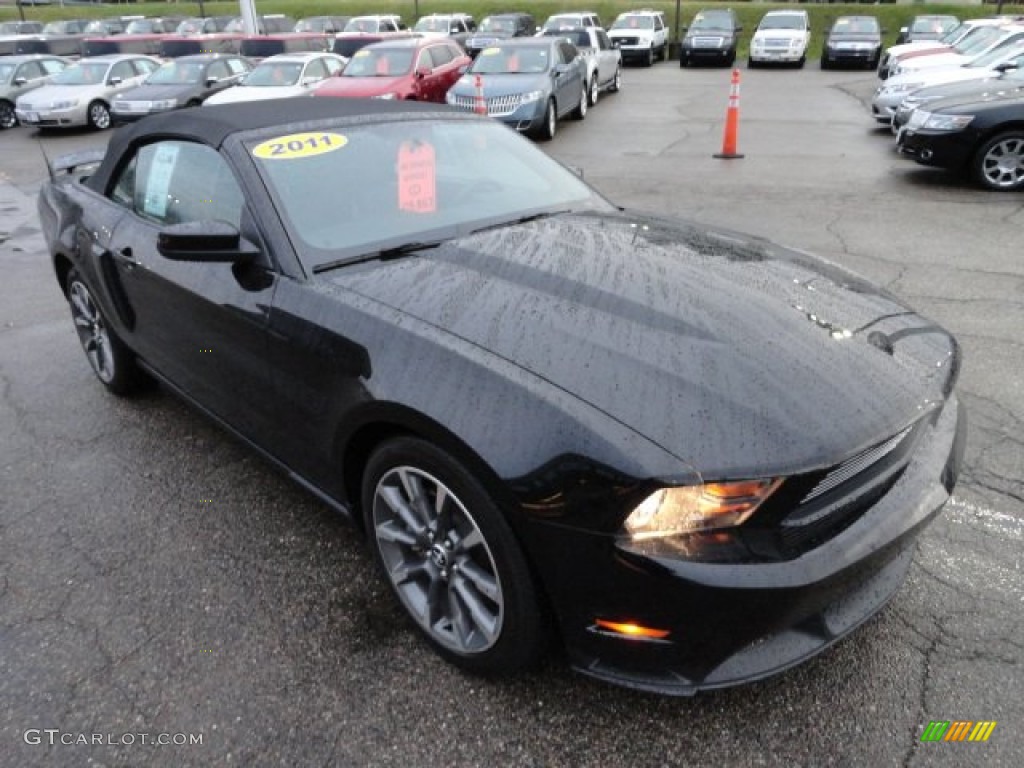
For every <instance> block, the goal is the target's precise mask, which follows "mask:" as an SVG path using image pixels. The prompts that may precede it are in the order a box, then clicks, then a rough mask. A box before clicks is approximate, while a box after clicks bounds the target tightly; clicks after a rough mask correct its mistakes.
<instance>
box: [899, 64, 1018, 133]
mask: <svg viewBox="0 0 1024 768" xmlns="http://www.w3.org/2000/svg"><path fill="white" fill-rule="evenodd" d="M992 74H993V77H986V78H984V79H982V80H967V81H961V82H956V83H942V84H941V85H929V86H926V87H924V88H918V89H917V90H916V91H911V92H910V93H909V94H907V96H906V98H905V99H903V101H901V102H900V105H899V107H898V108H897V109H896V114H894V115H893V116H892V129H893V132H894V133H896V135H897V136H898V135H899V131H900V129H901V128H903V126H905V125H906V124H907V123H908V122H909V121H910V116H911V115H912V114H913V112H914V110H915V109H917V108H918V107H921V106H923V105H925V104H930V103H932V102H933V101H939V100H940V99H955V100H956V101H978V100H979V99H985V98H987V97H988V96H989V95H990V94H993V93H1000V92H1002V93H1010V92H1014V91H1016V92H1021V91H1024V69H1009V70H1007V71H1005V72H993V73H992Z"/></svg>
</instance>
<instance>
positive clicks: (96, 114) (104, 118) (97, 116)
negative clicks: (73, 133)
mask: <svg viewBox="0 0 1024 768" xmlns="http://www.w3.org/2000/svg"><path fill="white" fill-rule="evenodd" d="M89 125H91V126H92V127H93V128H96V129H97V130H100V131H103V130H106V129H107V128H109V127H110V110H108V109H107V105H106V104H104V103H103V102H102V101H94V102H93V103H92V104H90V105H89Z"/></svg>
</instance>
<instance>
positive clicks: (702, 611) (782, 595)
mask: <svg viewBox="0 0 1024 768" xmlns="http://www.w3.org/2000/svg"><path fill="white" fill-rule="evenodd" d="M965 433H966V414H965V411H964V410H963V409H962V407H961V406H960V405H959V403H958V401H957V399H956V397H955V396H951V397H950V399H949V401H948V402H947V403H946V405H945V407H944V408H943V410H942V411H941V412H940V413H939V414H937V416H935V417H934V422H933V423H930V424H928V426H927V430H926V431H925V432H924V434H923V435H922V437H921V440H920V442H918V443H917V445H916V448H915V451H914V454H913V457H912V458H911V459H910V463H909V465H908V466H907V468H906V470H905V471H904V472H903V474H902V475H901V476H900V478H899V480H898V481H896V482H895V484H894V485H893V486H892V487H891V488H890V489H889V490H888V491H887V492H886V494H885V495H884V496H882V497H881V498H880V499H879V500H878V501H877V502H875V503H874V504H873V505H872V506H870V507H869V508H868V509H867V511H865V512H864V514H863V515H862V516H861V517H860V518H859V519H858V520H857V521H856V522H855V523H853V524H852V525H850V526H849V527H848V528H846V529H845V530H843V531H842V532H841V533H839V534H838V535H837V536H835V537H834V538H832V539H829V540H827V541H826V542H824V543H823V544H821V545H819V546H817V547H815V548H814V549H811V550H810V551H807V552H806V553H805V554H803V555H801V556H799V557H796V558H795V559H792V560H786V561H779V562H762V563H735V564H721V563H718V564H712V563H698V562H694V561H691V560H685V559H682V558H668V557H647V556H641V555H638V554H636V553H634V552H631V551H627V550H625V549H623V548H621V547H619V546H617V545H616V544H615V542H614V541H612V540H609V537H607V536H600V535H596V534H582V533H580V532H579V531H577V530H573V529H568V528H564V527H559V526H555V525H551V524H544V523H533V524H532V525H531V527H532V528H535V529H536V530H534V531H533V535H530V537H529V538H530V541H529V543H530V544H531V545H532V546H531V551H532V552H534V554H535V556H536V558H537V561H538V567H539V570H540V571H541V574H542V576H543V578H544V582H545V584H546V585H547V587H548V594H549V596H550V598H551V600H552V602H553V604H554V606H555V609H556V612H557V613H558V615H559V617H560V619H561V630H562V634H563V638H564V642H565V645H566V648H567V651H568V655H569V659H570V662H571V663H572V665H573V666H574V667H575V668H576V669H577V670H578V671H580V672H583V673H584V674H587V675H590V676H593V677H596V678H600V679H602V680H605V681H608V682H612V683H616V684H619V685H624V686H627V687H631V688H638V689H643V690H649V691H655V692H658V693H665V694H673V695H692V694H694V693H695V692H697V691H699V690H705V689H713V688H722V687H727V686H732V685H737V684H740V683H744V682H749V681H753V680H758V679H761V678H764V677H768V676H770V675H773V674H776V673H778V672H781V671H782V670H785V669H787V668H789V667H792V666H794V665H796V664H799V663H800V662H802V661H804V660H806V659H808V658H810V657H812V656H814V655H816V654H818V653H820V652H822V651H823V650H825V649H826V648H828V647H829V646H830V645H832V644H833V643H835V642H836V641H837V640H839V639H840V638H842V637H843V636H845V635H846V634H847V633H849V632H851V631H852V630H854V629H855V628H856V627H857V626H859V625H860V624H862V623H863V622H865V621H867V620H868V619H869V618H870V617H871V616H873V615H874V614H875V613H877V612H878V611H879V610H880V609H881V608H882V607H883V606H884V605H885V604H886V603H887V602H888V600H889V599H890V598H891V597H892V596H893V595H894V594H895V593H896V591H897V590H898V589H899V587H900V585H901V584H902V583H903V581H904V578H905V576H906V573H907V570H908V568H909V567H910V563H911V561H912V559H913V553H914V547H915V540H916V536H917V534H918V533H919V532H920V530H921V529H922V528H923V527H924V526H925V525H926V524H927V523H928V522H929V521H930V520H931V519H932V518H933V517H934V516H935V515H936V514H937V513H938V512H939V510H940V509H941V508H942V506H943V504H945V502H946V501H947V500H948V498H949V494H950V492H951V489H952V487H953V485H954V484H955V481H956V477H957V475H958V473H959V468H960V462H961V460H962V456H963V448H964V438H965ZM567 553H572V556H571V557H568V556H567ZM584 564H585V565H584ZM596 619H604V620H609V621H614V622H629V623H636V624H640V625H643V626H647V627H655V628H662V629H664V630H668V632H669V634H668V635H667V636H666V637H665V638H663V639H652V640H644V639H635V638H630V637H625V636H623V635H616V634H614V633H612V632H606V631H604V630H602V629H601V628H600V627H598V626H597V625H596V624H595V621H596Z"/></svg>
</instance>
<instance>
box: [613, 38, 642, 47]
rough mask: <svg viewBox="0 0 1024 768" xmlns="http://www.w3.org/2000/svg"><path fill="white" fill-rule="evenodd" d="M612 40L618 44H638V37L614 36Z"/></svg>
mask: <svg viewBox="0 0 1024 768" xmlns="http://www.w3.org/2000/svg"><path fill="white" fill-rule="evenodd" d="M612 42H615V43H618V44H619V45H639V44H640V38H639V37H616V38H615V39H614V40H613V41H612Z"/></svg>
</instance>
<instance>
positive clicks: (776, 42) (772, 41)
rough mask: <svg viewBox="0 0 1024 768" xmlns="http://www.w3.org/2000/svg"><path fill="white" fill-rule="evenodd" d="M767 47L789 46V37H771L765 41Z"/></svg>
mask: <svg viewBox="0 0 1024 768" xmlns="http://www.w3.org/2000/svg"><path fill="white" fill-rule="evenodd" d="M764 47H765V48H789V38H788V37H769V38H767V39H766V40H765V41H764Z"/></svg>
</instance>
